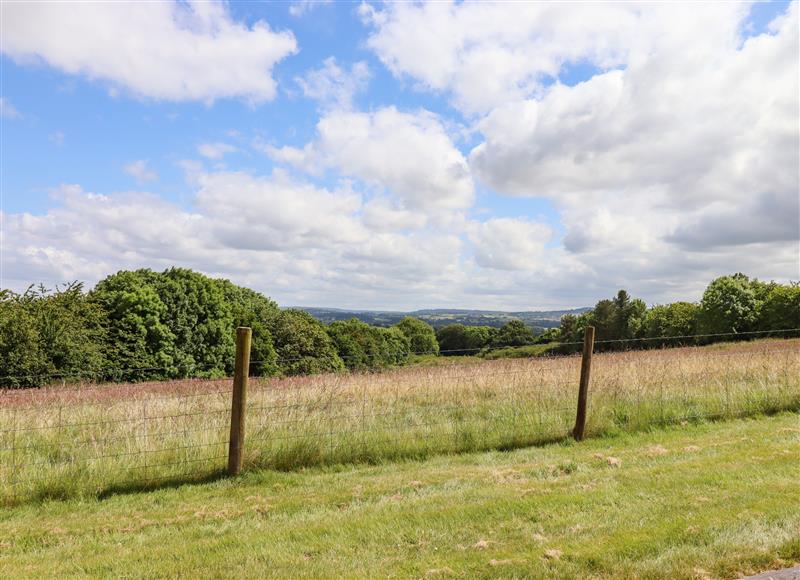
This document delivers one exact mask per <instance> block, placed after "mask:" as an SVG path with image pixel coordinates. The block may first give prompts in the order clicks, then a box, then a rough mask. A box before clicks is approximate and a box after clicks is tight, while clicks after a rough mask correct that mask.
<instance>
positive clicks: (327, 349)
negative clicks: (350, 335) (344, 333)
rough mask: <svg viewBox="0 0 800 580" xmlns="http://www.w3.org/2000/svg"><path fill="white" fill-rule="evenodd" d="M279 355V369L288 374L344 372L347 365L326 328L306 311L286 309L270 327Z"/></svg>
mask: <svg viewBox="0 0 800 580" xmlns="http://www.w3.org/2000/svg"><path fill="white" fill-rule="evenodd" d="M268 330H269V332H270V334H271V335H272V339H273V341H274V344H275V351H276V353H277V355H278V366H279V368H280V370H281V372H282V373H284V374H287V375H304V374H313V373H327V372H337V371H342V370H344V364H343V363H342V359H341V358H339V355H338V354H336V347H335V345H334V343H333V340H331V337H330V336H329V335H328V333H327V332H326V331H325V326H324V325H323V324H322V323H321V322H320V321H319V320H317V319H316V318H314V317H313V316H311V315H310V314H308V313H307V312H303V311H302V310H284V311H282V312H281V313H280V315H279V316H277V317H276V318H275V319H273V320H271V321H270V323H269V328H268Z"/></svg>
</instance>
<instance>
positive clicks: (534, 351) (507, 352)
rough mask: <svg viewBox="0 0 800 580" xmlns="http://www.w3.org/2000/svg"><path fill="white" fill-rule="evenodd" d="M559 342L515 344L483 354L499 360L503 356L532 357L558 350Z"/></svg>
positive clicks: (484, 356) (489, 358)
mask: <svg viewBox="0 0 800 580" xmlns="http://www.w3.org/2000/svg"><path fill="white" fill-rule="evenodd" d="M558 347H559V343H557V342H550V343H547V344H532V345H528V346H515V347H506V348H499V349H491V350H487V351H486V352H485V353H483V354H481V356H482V357H483V358H485V359H486V360H497V359H501V358H530V357H532V356H544V355H546V354H549V353H550V352H551V351H554V350H556V349H557V348H558Z"/></svg>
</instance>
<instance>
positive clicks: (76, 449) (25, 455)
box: [0, 340, 800, 502]
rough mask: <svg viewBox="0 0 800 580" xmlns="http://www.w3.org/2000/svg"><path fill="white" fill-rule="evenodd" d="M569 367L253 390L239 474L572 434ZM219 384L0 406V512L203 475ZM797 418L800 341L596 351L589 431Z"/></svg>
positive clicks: (22, 399)
mask: <svg viewBox="0 0 800 580" xmlns="http://www.w3.org/2000/svg"><path fill="white" fill-rule="evenodd" d="M579 366H580V358H579V357H554V358H533V359H503V360H496V361H485V362H478V363H475V362H470V363H469V364H463V365H458V364H447V365H441V366H415V367H410V368H403V369H398V370H393V371H389V372H384V373H380V374H345V375H323V376H312V377H296V378H287V379H275V380H255V379H253V380H251V384H250V391H249V402H248V413H247V439H246V460H245V461H246V463H245V465H246V468H247V469H256V468H272V469H278V470H293V469H298V468H301V467H307V466H313V465H320V464H341V463H379V462H383V461H390V460H396V459H400V458H423V457H428V456H432V455H438V454H448V453H458V452H466V451H480V450H487V449H511V448H516V447H522V446H527V445H534V444H541V443H545V442H549V441H557V440H560V439H563V438H565V437H568V436H569V433H570V430H571V429H572V427H573V424H574V416H575V405H576V397H577V384H578V374H579ZM230 388H231V385H230V381H229V380H224V381H175V382H166V383H151V384H142V385H125V386H119V385H108V386H96V385H87V386H86V387H85V388H84V389H77V390H76V389H74V388H67V389H46V390H42V391H30V392H24V393H19V392H17V393H9V394H6V395H4V396H3V398H2V399H0V401H1V402H2V407H0V495H1V496H2V498H3V500H5V501H6V502H16V501H26V500H30V499H36V498H40V499H41V498H48V497H50V498H52V497H57V498H66V497H73V496H79V497H80V496H94V495H98V494H103V493H107V492H109V490H114V489H121V488H126V487H131V486H133V487H136V486H145V487H146V486H148V485H159V484H163V483H164V482H169V481H170V480H176V481H186V480H191V479H195V478H197V479H201V478H207V477H210V476H213V475H215V474H218V473H220V472H221V470H222V469H223V467H224V466H225V464H226V454H227V439H228V430H229V414H230V411H229V409H230ZM797 409H800V340H765V341H758V342H751V343H739V344H736V345H729V346H724V347H721V346H713V347H703V348H681V349H665V350H654V351H637V352H625V353H608V354H598V355H595V359H594V366H593V371H592V385H591V389H590V403H589V422H588V426H587V433H588V435H589V436H598V435H603V434H610V433H618V432H632V431H638V430H642V429H647V428H650V427H654V426H658V425H666V424H680V423H683V422H687V423H689V422H699V421H705V420H717V419H727V418H734V417H744V416H751V415H757V414H762V413H773V412H777V411H782V410H797Z"/></svg>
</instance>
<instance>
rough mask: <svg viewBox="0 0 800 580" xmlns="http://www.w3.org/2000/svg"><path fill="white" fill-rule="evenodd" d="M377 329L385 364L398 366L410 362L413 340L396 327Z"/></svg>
mask: <svg viewBox="0 0 800 580" xmlns="http://www.w3.org/2000/svg"><path fill="white" fill-rule="evenodd" d="M376 330H377V331H378V333H379V334H380V336H381V348H382V349H383V356H382V360H383V362H384V366H396V365H402V364H405V363H406V362H408V359H409V357H410V356H411V353H412V349H411V340H410V339H409V338H408V337H407V336H406V335H405V334H403V332H401V331H400V329H398V328H396V327H392V328H376ZM434 340H435V338H434ZM437 352H438V345H437Z"/></svg>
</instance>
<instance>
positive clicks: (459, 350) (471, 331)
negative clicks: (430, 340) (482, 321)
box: [436, 324, 497, 356]
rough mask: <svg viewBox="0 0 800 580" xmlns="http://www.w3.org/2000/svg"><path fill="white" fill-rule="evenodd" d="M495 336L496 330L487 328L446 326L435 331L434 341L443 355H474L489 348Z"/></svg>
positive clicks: (461, 325)
mask: <svg viewBox="0 0 800 580" xmlns="http://www.w3.org/2000/svg"><path fill="white" fill-rule="evenodd" d="M496 334H497V329H494V328H490V327H488V326H465V325H463V324H448V325H447V326H443V327H442V328H440V329H439V330H437V331H436V341H437V342H438V343H439V348H440V351H439V352H440V353H441V354H444V355H448V356H453V355H463V354H476V353H477V352H478V351H479V350H481V349H482V348H485V347H487V346H489V344H490V343H491V342H492V340H493V339H494V337H495V335H496Z"/></svg>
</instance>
